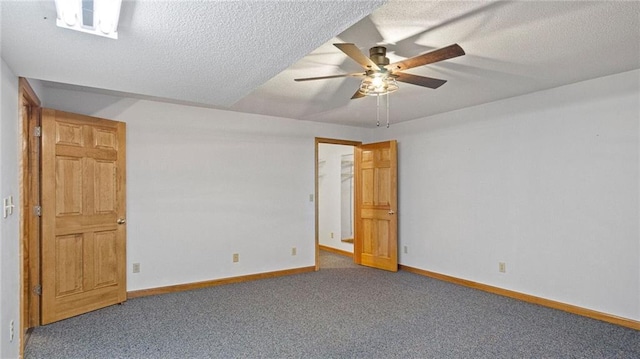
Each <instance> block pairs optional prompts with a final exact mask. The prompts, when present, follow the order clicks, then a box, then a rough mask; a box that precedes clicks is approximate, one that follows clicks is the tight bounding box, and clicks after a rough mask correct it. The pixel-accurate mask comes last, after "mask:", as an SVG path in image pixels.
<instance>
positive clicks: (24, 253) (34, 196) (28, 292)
mask: <svg viewBox="0 0 640 359" xmlns="http://www.w3.org/2000/svg"><path fill="white" fill-rule="evenodd" d="M18 83H19V90H18V93H19V106H20V107H19V108H20V119H19V126H20V137H21V139H20V140H21V146H20V148H21V150H20V164H19V174H18V181H19V190H20V287H21V288H20V314H21V315H20V341H19V343H20V344H19V346H20V349H19V350H20V357H22V356H23V352H24V346H25V343H26V338H27V337H26V335H25V332H26V331H27V330H28V329H29V328H32V327H35V326H38V325H40V296H39V295H37V294H36V293H35V292H34V291H33V288H34V286H35V285H37V284H39V283H40V219H39V217H37V216H36V215H35V213H34V206H36V205H39V204H40V175H39V174H40V172H39V171H38V172H37V173H36V176H33V174H34V171H33V167H32V166H38V168H39V166H40V151H39V147H38V146H37V145H36V143H37V142H38V141H39V137H36V134H35V133H34V129H35V127H36V126H40V113H41V103H40V99H39V98H38V96H37V95H36V93H35V91H33V88H32V87H31V85H29V82H28V81H27V79H25V78H23V77H20V78H19V79H18ZM25 106H26V107H28V108H29V110H27V111H25V110H24V107H25Z"/></svg>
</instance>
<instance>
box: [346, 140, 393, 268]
mask: <svg viewBox="0 0 640 359" xmlns="http://www.w3.org/2000/svg"><path fill="white" fill-rule="evenodd" d="M355 176H356V185H355V188H356V198H355V202H356V206H355V207H356V210H355V212H356V213H355V216H356V223H355V224H356V225H355V238H354V261H355V262H356V263H358V264H362V265H365V266H369V267H374V268H379V269H384V270H388V271H392V272H396V271H397V270H398V216H397V213H396V212H397V208H398V204H397V202H398V191H397V182H398V179H397V177H398V159H397V142H396V141H387V142H379V143H372V144H366V145H360V146H358V147H356V153H355Z"/></svg>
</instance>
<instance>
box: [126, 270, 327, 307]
mask: <svg viewBox="0 0 640 359" xmlns="http://www.w3.org/2000/svg"><path fill="white" fill-rule="evenodd" d="M315 270H316V267H315V266H310V267H300V268H293V269H285V270H280V271H275V272H265V273H257V274H249V275H243V276H238V277H230V278H222V279H213V280H207V281H203V282H195V283H185V284H176V285H170V286H166V287H158V288H149V289H142V290H134V291H131V292H127V299H131V298H139V297H146V296H150V295H158V294H168V293H175V292H183V291H187V290H195V289H202V288H208V287H215V286H218V285H225V284H233V283H243V282H250V281H252V280H258V279H267V278H275V277H282V276H287V275H293V274H300V273H307V272H314V271H315Z"/></svg>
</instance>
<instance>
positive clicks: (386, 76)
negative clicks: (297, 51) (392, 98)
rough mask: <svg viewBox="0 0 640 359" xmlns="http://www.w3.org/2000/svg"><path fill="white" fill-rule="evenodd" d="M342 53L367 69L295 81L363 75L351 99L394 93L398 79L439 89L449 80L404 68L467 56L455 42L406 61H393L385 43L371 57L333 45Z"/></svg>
mask: <svg viewBox="0 0 640 359" xmlns="http://www.w3.org/2000/svg"><path fill="white" fill-rule="evenodd" d="M333 45H334V46H335V47H337V48H338V49H340V50H341V51H342V52H344V53H345V54H347V56H349V57H350V58H351V59H353V60H354V61H355V62H357V63H358V64H360V66H362V67H363V68H364V69H365V72H355V73H350V74H340V75H331V76H321V77H307V78H300V79H294V80H295V81H312V80H323V79H332V78H339V77H359V78H363V80H362V83H361V84H360V88H359V89H358V90H357V91H356V93H355V94H353V96H352V97H351V99H356V98H361V97H364V96H377V95H385V94H388V93H391V92H393V91H395V90H397V89H398V85H397V83H396V81H400V82H405V83H409V84H413V85H418V86H423V87H428V88H432V89H436V88H438V87H440V86H442V85H443V84H444V83H445V82H447V81H446V80H440V79H434V78H431V77H425V76H418V75H412V74H407V73H404V72H402V71H404V70H408V69H411V68H414V67H418V66H423V65H427V64H432V63H434V62H438V61H443V60H447V59H451V58H454V57H458V56H462V55H464V54H465V53H464V50H463V49H462V48H461V47H460V46H459V45H458V44H453V45H449V46H447V47H443V48H440V49H437V50H434V51H431V52H428V53H426V54H422V55H418V56H415V57H411V58H408V59H406V60H402V61H398V62H394V63H392V64H390V63H389V58H387V57H386V55H387V49H386V48H385V47H384V46H374V47H372V48H371V49H369V57H367V56H365V55H364V54H363V53H362V52H360V50H359V49H358V47H356V45H354V44H351V43H343V44H333Z"/></svg>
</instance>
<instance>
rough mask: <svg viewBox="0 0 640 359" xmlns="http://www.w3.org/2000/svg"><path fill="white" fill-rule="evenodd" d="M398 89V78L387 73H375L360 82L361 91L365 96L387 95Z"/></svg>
mask: <svg viewBox="0 0 640 359" xmlns="http://www.w3.org/2000/svg"><path fill="white" fill-rule="evenodd" d="M396 90H398V83H397V82H396V79H395V78H393V77H392V76H389V75H387V74H381V73H375V74H373V75H371V76H367V77H365V78H364V79H363V80H362V82H361V83H360V92H361V93H362V94H363V95H365V96H380V95H387V94H390V93H392V92H394V91H396Z"/></svg>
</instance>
